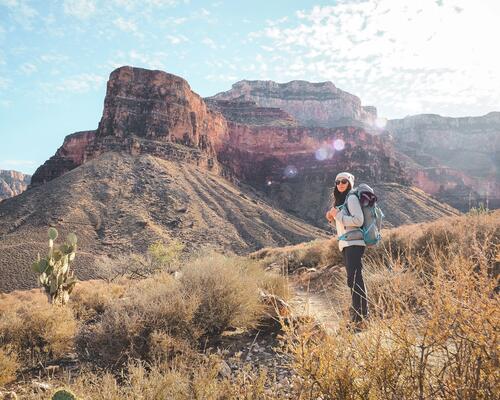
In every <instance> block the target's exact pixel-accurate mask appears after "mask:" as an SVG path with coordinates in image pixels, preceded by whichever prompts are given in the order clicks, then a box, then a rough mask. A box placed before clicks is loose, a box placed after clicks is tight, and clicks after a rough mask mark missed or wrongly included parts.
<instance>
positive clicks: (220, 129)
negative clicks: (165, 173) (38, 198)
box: [32, 67, 227, 186]
mask: <svg viewBox="0 0 500 400" xmlns="http://www.w3.org/2000/svg"><path fill="white" fill-rule="evenodd" d="M226 135H227V126H226V120H225V119H224V117H223V116H222V115H221V114H220V113H219V112H216V111H213V110H211V109H209V108H208V107H207V106H206V105H205V102H204V101H203V99H202V98H201V97H200V96H198V95H197V94H196V93H194V92H193V91H192V90H191V88H190V87H189V84H188V83H187V82H186V81H185V80H184V79H182V78H180V77H178V76H175V75H172V74H168V73H166V72H162V71H150V70H146V69H142V68H132V67H121V68H118V69H116V70H115V71H113V72H112V73H111V75H110V78H109V81H108V85H107V91H106V98H105V100H104V111H103V115H102V118H101V121H100V122H99V126H98V128H97V130H95V131H86V132H77V133H74V134H72V135H69V136H67V137H66V139H65V140H64V143H63V145H62V146H61V147H60V148H59V149H58V151H57V152H56V154H55V155H54V156H53V157H51V158H50V159H49V160H48V161H47V162H46V163H45V164H44V165H43V166H42V167H40V168H39V169H38V170H37V171H36V172H35V174H34V175H33V179H32V186H36V185H39V184H42V183H45V182H47V181H49V180H51V179H54V178H56V177H57V176H60V175H62V174H63V173H65V172H67V171H69V170H71V169H73V168H76V167H77V166H79V165H81V164H83V163H84V162H86V161H87V160H90V159H92V158H94V157H96V156H97V155H99V154H102V153H104V152H106V151H125V152H128V153H131V154H140V153H148V154H155V155H158V156H160V157H164V158H170V159H182V160H186V161H191V162H195V163H196V164H197V165H198V166H201V167H204V168H206V169H208V170H212V171H214V172H219V165H218V163H217V152H218V150H219V149H220V148H221V147H222V145H223V143H225V142H226V141H227V139H226Z"/></svg>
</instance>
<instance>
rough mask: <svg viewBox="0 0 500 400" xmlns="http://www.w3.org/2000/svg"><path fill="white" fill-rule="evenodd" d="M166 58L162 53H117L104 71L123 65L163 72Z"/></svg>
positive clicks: (164, 53) (165, 54)
mask: <svg viewBox="0 0 500 400" xmlns="http://www.w3.org/2000/svg"><path fill="white" fill-rule="evenodd" d="M167 56H168V54H167V53H166V52H163V51H155V52H150V53H142V52H140V51H137V50H131V51H129V52H123V51H118V52H116V54H115V55H114V56H113V60H112V61H109V62H108V63H107V65H106V69H115V68H118V67H121V66H123V65H131V66H134V67H142V68H149V69H159V70H165V69H166V64H165V62H166V59H167Z"/></svg>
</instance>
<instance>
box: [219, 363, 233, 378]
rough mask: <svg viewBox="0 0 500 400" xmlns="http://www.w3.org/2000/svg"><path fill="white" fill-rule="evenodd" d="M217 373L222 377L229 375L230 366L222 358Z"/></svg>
mask: <svg viewBox="0 0 500 400" xmlns="http://www.w3.org/2000/svg"><path fill="white" fill-rule="evenodd" d="M219 374H220V376H221V377H223V378H229V377H230V376H231V367H230V366H229V365H228V364H227V362H225V361H224V360H222V361H221V363H220V369H219Z"/></svg>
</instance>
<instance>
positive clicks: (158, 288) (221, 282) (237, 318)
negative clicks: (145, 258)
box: [76, 253, 286, 367]
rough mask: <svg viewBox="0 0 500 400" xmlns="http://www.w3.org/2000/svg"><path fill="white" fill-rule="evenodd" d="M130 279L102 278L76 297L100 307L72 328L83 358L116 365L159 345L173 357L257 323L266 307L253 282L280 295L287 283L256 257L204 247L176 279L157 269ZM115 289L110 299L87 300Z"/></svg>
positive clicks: (152, 352)
mask: <svg viewBox="0 0 500 400" xmlns="http://www.w3.org/2000/svg"><path fill="white" fill-rule="evenodd" d="M129 284H130V285H129V287H128V288H126V289H123V286H117V285H113V284H111V285H105V284H102V286H101V287H99V286H97V287H92V289H91V290H93V291H97V292H95V293H94V295H92V296H90V295H86V296H80V297H77V299H76V304H77V305H78V307H77V309H79V310H81V309H83V310H84V311H85V310H89V309H90V310H93V311H94V312H90V315H92V316H96V315H97V311H96V309H97V307H96V306H99V307H100V308H99V310H98V311H99V312H100V315H99V316H98V318H97V319H96V321H95V322H94V323H87V324H86V325H85V326H84V327H82V329H81V330H80V332H79V333H78V337H77V350H78V352H79V354H80V356H81V357H82V358H86V359H92V360H94V361H96V362H98V363H100V364H102V365H104V366H111V367H118V366H123V365H124V364H126V363H127V362H128V360H129V359H142V360H148V361H153V360H157V359H161V357H160V355H159V352H160V351H159V349H161V348H165V349H167V353H169V354H172V355H175V354H177V353H178V352H179V351H180V353H188V351H187V349H188V347H190V346H191V347H194V348H196V347H197V345H198V343H199V342H200V340H201V338H202V337H213V336H217V335H219V334H220V333H222V332H223V331H224V330H226V329H228V328H230V327H238V328H243V329H251V328H253V327H255V326H256V325H257V324H258V323H259V321H260V320H262V318H263V317H264V316H265V311H266V309H265V308H264V306H263V304H262V303H261V301H260V297H259V288H261V289H264V290H266V291H268V292H272V293H278V294H283V293H284V292H285V289H284V288H285V286H286V281H285V280H284V279H283V278H280V277H278V276H276V275H275V274H272V273H269V272H265V271H263V270H262V269H261V267H260V266H259V265H258V263H257V262H256V261H253V260H248V259H245V258H243V257H237V256H231V257H229V256H224V255H221V254H217V253H208V254H206V255H205V256H204V257H201V258H197V259H195V260H192V261H191V262H189V263H188V264H186V265H185V266H183V268H182V269H181V277H180V278H179V279H176V278H174V277H173V276H172V275H170V274H167V273H160V274H157V275H154V276H153V277H151V278H148V279H144V280H141V281H133V282H129ZM122 289H123V290H122ZM89 290H90V288H89ZM113 290H114V293H115V295H116V296H115V297H105V300H106V301H95V300H92V299H93V298H96V296H97V298H98V299H99V298H100V296H98V294H102V292H103V291H105V292H106V293H107V294H108V295H109V293H110V291H111V292H112V291H113ZM82 297H85V298H86V299H88V300H89V301H90V304H92V306H88V305H87V303H86V302H82V300H81V299H82ZM111 300H113V301H111ZM82 313H84V312H80V314H82ZM164 357H165V358H167V359H169V358H171V357H170V356H164Z"/></svg>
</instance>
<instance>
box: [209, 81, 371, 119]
mask: <svg viewBox="0 0 500 400" xmlns="http://www.w3.org/2000/svg"><path fill="white" fill-rule="evenodd" d="M212 99H216V100H240V101H254V102H255V103H256V104H257V105H258V106H260V107H275V108H281V109H283V110H285V111H286V112H287V113H289V114H290V115H292V116H293V117H294V118H295V119H296V120H297V121H298V122H299V123H300V124H301V125H303V126H320V127H339V126H370V125H372V124H373V122H374V121H375V119H376V118H377V110H376V108H375V107H372V106H366V107H362V106H361V100H360V99H359V97H357V96H354V95H352V94H350V93H347V92H345V91H343V90H341V89H338V88H337V87H336V86H335V85H334V84H333V83H332V82H318V83H312V82H307V81H298V80H297V81H291V82H288V83H277V82H274V81H258V80H257V81H249V80H243V81H240V82H237V83H235V84H233V86H232V88H231V89H230V90H228V91H227V92H221V93H218V94H216V95H215V96H213V97H212Z"/></svg>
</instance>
